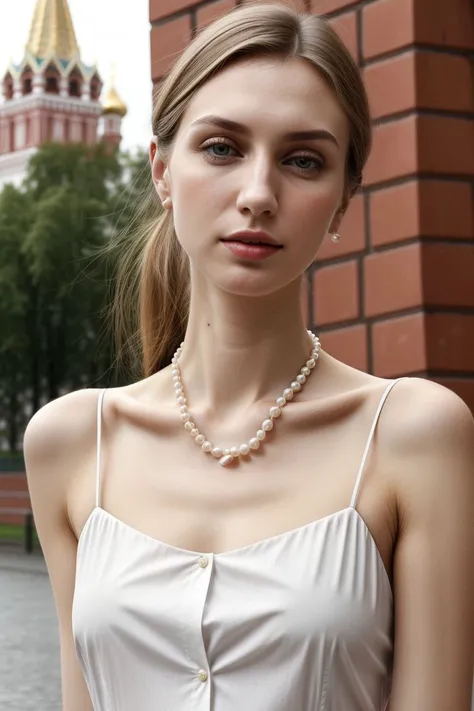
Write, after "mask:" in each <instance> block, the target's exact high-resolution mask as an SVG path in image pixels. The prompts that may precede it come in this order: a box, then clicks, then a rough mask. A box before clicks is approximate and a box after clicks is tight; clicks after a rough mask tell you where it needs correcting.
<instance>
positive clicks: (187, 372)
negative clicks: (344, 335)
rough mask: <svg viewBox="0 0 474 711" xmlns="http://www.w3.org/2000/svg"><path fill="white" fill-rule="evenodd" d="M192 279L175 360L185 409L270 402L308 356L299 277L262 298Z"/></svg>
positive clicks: (216, 411)
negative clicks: (186, 317)
mask: <svg viewBox="0 0 474 711" xmlns="http://www.w3.org/2000/svg"><path fill="white" fill-rule="evenodd" d="M197 281H198V283H195V282H194V283H193V287H192V295H191V308H190V316H189V322H188V328H187V331H186V338H185V341H184V348H183V352H182V355H181V357H180V361H179V367H180V370H181V376H182V380H183V385H184V389H185V392H186V396H187V398H188V406H189V408H190V410H191V411H200V412H202V413H205V414H206V415H207V416H209V417H214V416H215V417H216V418H222V417H225V416H226V413H229V414H230V413H232V414H233V415H234V416H235V414H236V412H241V413H245V412H246V411H247V410H248V409H249V408H250V407H252V406H253V405H255V404H256V403H258V402H261V401H265V402H270V401H274V400H275V399H276V397H278V396H279V395H281V393H282V391H283V389H284V388H286V387H288V386H289V384H290V382H291V381H292V380H294V379H295V377H296V375H297V374H298V373H299V371H300V369H301V367H302V366H303V365H304V364H305V362H306V360H308V358H309V356H310V352H311V349H312V343H311V339H310V337H309V336H308V333H307V330H306V327H305V324H304V320H303V316H302V312H301V300H300V294H301V282H300V281H299V280H298V282H295V283H292V284H290V285H288V286H287V287H286V288H285V289H283V290H281V291H280V292H278V293H274V294H271V295H268V296H263V297H261V296H260V297H258V298H255V297H242V296H239V297H235V296H233V295H231V294H227V293H224V292H222V291H219V292H216V290H212V292H211V291H210V290H209V289H206V288H205V286H203V285H202V284H200V283H199V280H197Z"/></svg>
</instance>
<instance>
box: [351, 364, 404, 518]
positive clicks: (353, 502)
mask: <svg viewBox="0 0 474 711" xmlns="http://www.w3.org/2000/svg"><path fill="white" fill-rule="evenodd" d="M400 380H405V378H397V379H396V380H392V382H391V383H389V384H388V386H387V387H386V388H385V390H384V392H383V394H382V397H381V398H380V402H379V406H378V408H377V411H376V413H375V417H374V421H373V422H372V427H371V428H370V432H369V437H368V439H367V444H366V445H365V450H364V454H363V455H362V461H361V463H360V467H359V472H358V474H357V479H356V483H355V486H354V491H353V494H352V499H351V503H350V504H349V508H351V509H353V508H355V505H356V501H357V494H358V493H359V487H360V483H361V481H362V475H363V473H364V469H365V465H366V462H367V457H368V456H369V452H370V447H371V445H372V440H373V438H374V434H375V429H376V427H377V423H378V421H379V417H380V413H381V412H382V408H383V406H384V405H385V401H386V399H387V397H388V396H389V393H390V391H391V389H392V388H393V386H394V385H396V384H397V383H399V382H400Z"/></svg>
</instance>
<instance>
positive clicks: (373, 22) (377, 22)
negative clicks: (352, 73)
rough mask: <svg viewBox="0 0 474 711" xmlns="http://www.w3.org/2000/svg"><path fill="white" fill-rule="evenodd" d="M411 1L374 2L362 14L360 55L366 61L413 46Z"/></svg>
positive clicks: (413, 20)
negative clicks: (361, 48) (362, 55)
mask: <svg viewBox="0 0 474 711" xmlns="http://www.w3.org/2000/svg"><path fill="white" fill-rule="evenodd" d="M413 1H414V0H377V1H376V2H373V3H370V4H369V5H366V6H365V7H364V9H363V11H362V34H363V53H364V57H365V58H366V59H368V58H370V57H376V56H378V55H381V54H384V53H386V52H391V51H393V50H395V49H400V48H401V47H406V46H408V45H409V44H412V43H413V41H414V37H415V13H414V10H413Z"/></svg>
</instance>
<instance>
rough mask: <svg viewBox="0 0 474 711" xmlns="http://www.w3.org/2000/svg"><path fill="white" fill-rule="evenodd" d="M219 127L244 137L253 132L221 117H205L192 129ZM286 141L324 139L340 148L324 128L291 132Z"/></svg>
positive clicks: (193, 124) (196, 122)
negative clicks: (196, 127)
mask: <svg viewBox="0 0 474 711" xmlns="http://www.w3.org/2000/svg"><path fill="white" fill-rule="evenodd" d="M203 125H204V126H219V127H220V128H224V129H226V130H227V131H232V132H233V133H241V134H242V135H244V136H249V135H250V133H251V131H250V129H249V128H248V127H247V126H244V124H242V123H237V121H231V120H230V119H226V118H222V117H221V116H212V115H211V116H203V117H202V118H200V119H198V120H197V121H194V123H192V124H191V127H194V126H203ZM283 138H284V140H287V141H308V140H314V139H321V138H322V139H324V140H327V141H331V142H332V143H334V144H335V145H336V146H337V147H338V148H339V143H338V142H337V140H336V138H335V136H333V135H332V133H330V132H329V131H326V130H325V129H323V128H320V129H316V130H313V131H310V130H308V131H291V132H290V133H286V134H285V135H284V136H283Z"/></svg>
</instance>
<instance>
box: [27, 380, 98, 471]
mask: <svg viewBox="0 0 474 711" xmlns="http://www.w3.org/2000/svg"><path fill="white" fill-rule="evenodd" d="M98 396H99V390H93V389H88V390H77V391H75V392H72V393H68V394H67V395H63V396H62V397H60V398H58V399H57V400H53V401H51V402H49V403H48V404H47V405H44V407H42V408H41V409H40V410H38V412H37V413H36V414H35V415H34V416H33V417H32V418H31V420H30V422H29V423H28V426H27V428H26V430H25V436H24V442H23V449H24V453H25V461H26V463H27V466H28V464H29V463H31V464H33V463H43V462H44V463H51V462H53V461H57V459H58V457H59V458H61V457H62V456H63V455H64V453H66V452H67V454H68V456H69V457H70V456H71V447H72V448H75V447H79V446H82V445H84V444H85V443H86V442H87V441H88V440H89V439H90V438H91V435H92V434H93V432H94V430H95V424H96V412H97V410H96V408H97V401H98Z"/></svg>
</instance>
